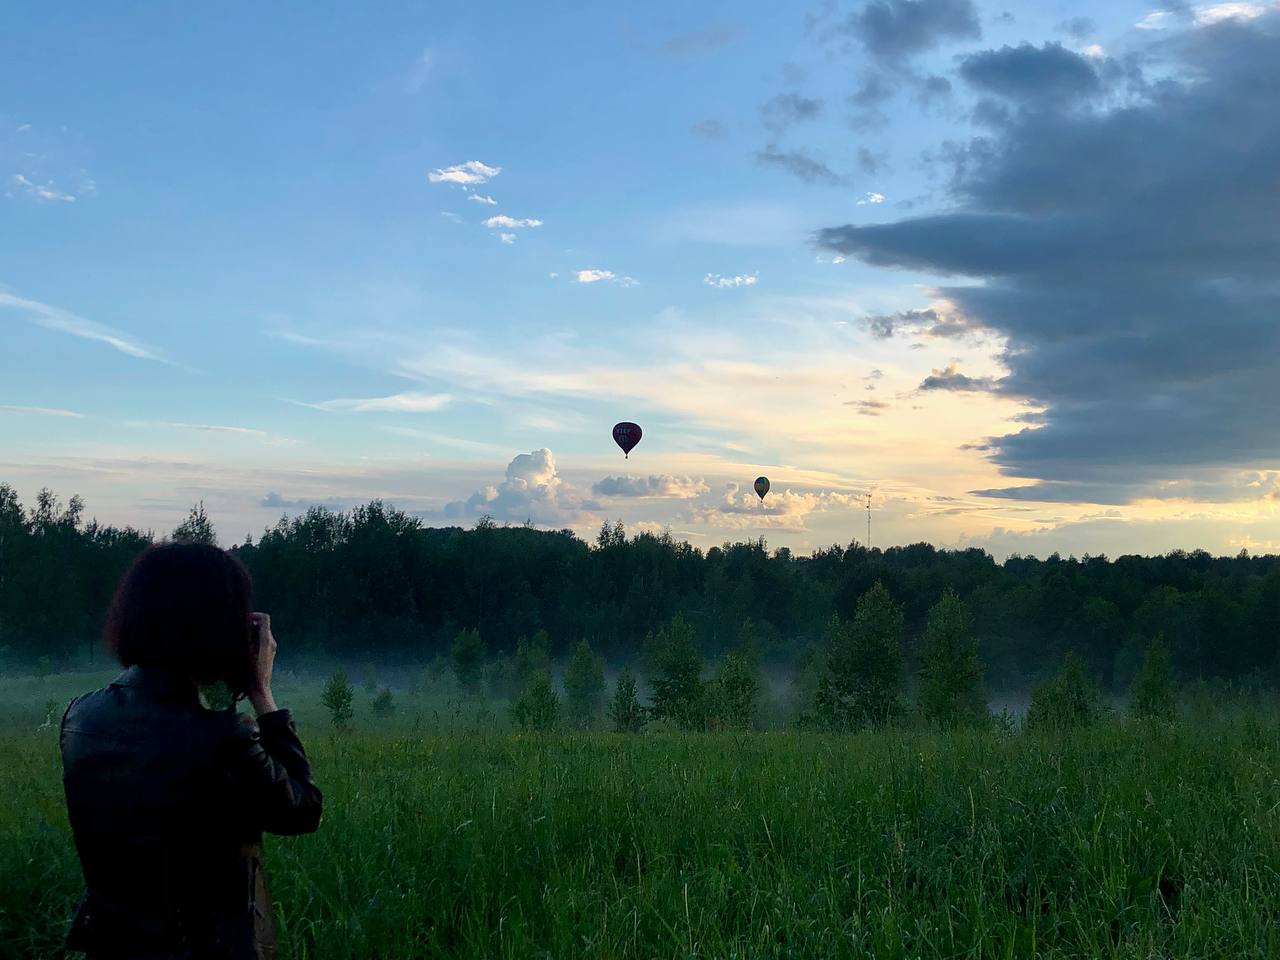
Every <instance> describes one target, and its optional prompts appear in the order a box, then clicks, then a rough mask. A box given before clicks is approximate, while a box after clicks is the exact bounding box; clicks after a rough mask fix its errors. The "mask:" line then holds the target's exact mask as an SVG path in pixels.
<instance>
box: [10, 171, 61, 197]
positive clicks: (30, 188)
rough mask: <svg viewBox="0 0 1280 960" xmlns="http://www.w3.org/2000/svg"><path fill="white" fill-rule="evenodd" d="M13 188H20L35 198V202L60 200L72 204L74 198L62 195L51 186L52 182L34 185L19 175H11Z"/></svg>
mask: <svg viewBox="0 0 1280 960" xmlns="http://www.w3.org/2000/svg"><path fill="white" fill-rule="evenodd" d="M13 183H14V186H17V187H20V188H21V189H22V190H24V191H26V192H27V193H29V194H30V195H31V196H33V197H35V198H36V199H37V200H61V201H63V202H65V203H74V202H75V199H76V198H75V197H74V196H73V195H72V194H70V193H64V192H63V191H61V190H59V189H58V188H57V187H55V186H54V185H53V181H52V180H50V181H49V182H48V183H43V184H41V183H34V182H32V181H31V180H28V179H27V178H26V177H24V176H23V175H22V174H20V173H15V174H14V175H13Z"/></svg>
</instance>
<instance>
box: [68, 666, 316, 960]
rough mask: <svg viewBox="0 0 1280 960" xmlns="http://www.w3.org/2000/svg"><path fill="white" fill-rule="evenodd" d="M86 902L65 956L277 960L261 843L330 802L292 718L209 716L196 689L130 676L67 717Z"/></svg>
mask: <svg viewBox="0 0 1280 960" xmlns="http://www.w3.org/2000/svg"><path fill="white" fill-rule="evenodd" d="M61 744H62V769H63V784H64V786H65V788H66V794H67V809H68V811H69V813H70V816H71V829H72V832H73V833H74V835H75V842H76V849H77V850H78V851H79V854H80V864H81V866H82V867H83V869H84V877H85V884H86V888H87V889H86V892H85V896H84V899H83V900H81V902H80V906H79V909H78V910H77V911H76V917H75V919H74V920H73V921H72V925H71V933H70V934H69V936H68V938H67V947H68V948H69V949H72V950H82V951H85V952H87V953H89V954H91V955H92V956H93V957H112V958H120V960H124V958H130V960H142V958H147V960H160V958H190V960H196V958H199V960H205V958H209V960H212V958H218V960H233V958H234V960H242V958H253V960H258V958H264V957H271V956H273V955H274V944H275V938H274V930H273V927H272V923H271V904H270V900H269V898H268V894H267V887H266V880H265V877H264V875H263V872H262V861H261V842H262V833H263V831H267V832H269V833H278V834H298V833H310V832H311V831H313V830H315V829H316V827H317V826H318V825H319V823H320V804H321V797H320V791H319V790H318V789H317V788H316V785H315V784H314V783H312V781H311V768H310V766H309V764H308V763H307V756H306V754H305V753H304V752H303V749H302V744H301V743H300V742H299V740H298V736H297V734H296V733H295V732H294V728H293V721H292V720H291V719H290V716H289V711H287V710H279V711H276V712H275V713H268V714H264V715H263V716H261V717H259V718H258V721H257V723H254V722H253V721H251V720H250V719H248V718H247V717H243V716H240V715H239V714H237V713H235V712H233V711H215V710H208V709H206V708H205V707H204V706H202V705H201V703H200V701H199V699H198V697H197V695H196V691H195V688H194V687H193V686H192V684H191V682H190V681H189V680H185V679H184V678H182V677H179V676H176V675H174V674H171V673H168V672H167V671H164V670H158V669H155V668H151V667H145V668H144V667H132V668H130V669H128V670H126V671H125V672H124V673H122V674H121V675H120V676H119V677H117V678H116V679H115V680H114V681H113V682H112V683H111V684H110V685H109V686H107V687H105V688H104V689H102V690H95V691H94V692H92V693H87V694H85V695H84V696H81V697H77V698H76V699H75V700H73V701H72V702H71V705H70V706H69V707H68V708H67V712H66V714H65V716H64V717H63V719H62V733H61Z"/></svg>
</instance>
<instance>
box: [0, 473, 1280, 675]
mask: <svg viewBox="0 0 1280 960" xmlns="http://www.w3.org/2000/svg"><path fill="white" fill-rule="evenodd" d="M162 536H164V537H175V538H186V539H196V540H204V541H212V540H214V539H215V538H216V529H215V526H214V520H213V519H211V518H210V517H209V516H208V515H207V514H206V512H205V510H204V507H203V506H202V505H197V506H195V507H193V508H192V510H191V512H190V514H189V515H188V516H187V517H186V518H185V519H183V520H182V521H181V523H179V524H178V525H177V526H176V527H175V529H174V530H172V531H166V532H165V533H164V534H163V535H160V534H156V533H155V532H152V531H140V530H136V529H132V528H127V527H126V528H119V527H114V526H110V525H103V524H100V523H98V522H97V521H96V520H87V519H86V512H85V505H84V503H83V501H82V500H81V499H80V498H79V497H71V498H70V499H69V500H68V501H67V502H66V503H65V504H64V503H63V502H62V501H61V500H60V499H59V498H58V497H57V496H56V495H55V494H54V493H52V492H51V491H49V490H42V491H40V493H39V494H38V495H37V497H36V500H35V503H34V505H32V506H30V507H29V508H27V507H24V505H23V504H22V503H21V501H20V500H19V498H18V496H17V494H16V491H15V490H14V489H13V488H12V487H11V486H8V485H6V484H0V658H2V659H0V662H10V663H13V664H31V663H34V662H42V663H44V664H46V665H47V667H49V668H56V669H64V668H67V667H70V666H75V665H82V664H85V663H88V662H92V661H93V660H94V658H101V652H100V651H98V650H97V649H96V647H97V638H98V636H99V633H100V631H101V620H102V617H103V614H104V611H105V609H106V606H107V604H108V602H109V600H110V596H111V593H112V590H113V589H114V586H115V584H116V582H117V580H118V579H119V577H120V575H121V574H122V573H123V572H124V570H125V569H126V568H127V567H128V564H129V563H130V561H131V560H132V558H133V557H134V556H135V555H136V554H137V553H138V552H139V551H140V550H142V549H143V548H145V547H146V546H147V545H148V544H149V543H151V542H153V541H154V540H156V539H159V538H161V537H162ZM232 549H233V550H234V552H235V554H236V555H237V556H238V557H239V558H240V559H241V560H242V561H243V562H244V563H245V564H246V566H247V567H248V568H249V570H250V572H251V573H252V575H253V577H254V582H255V589H256V592H257V604H258V606H259V607H260V608H261V609H265V610H268V611H270V612H271V613H272V616H273V621H274V623H276V624H277V625H278V627H277V629H278V630H279V631H280V633H281V634H282V635H285V636H287V637H288V640H289V655H290V656H292V657H298V658H301V657H305V658H308V659H312V660H315V661H316V662H320V663H325V662H334V661H351V660H354V659H357V658H358V659H360V660H361V661H367V660H368V659H370V658H375V659H377V660H378V661H379V662H380V663H386V664H405V665H412V664H420V663H426V662H429V661H431V660H433V659H435V658H436V657H438V656H441V655H444V656H447V655H448V654H449V653H450V650H451V649H452V647H453V645H454V644H455V641H456V639H457V637H458V636H459V635H460V634H461V633H462V632H463V631H475V632H476V633H478V635H479V638H480V641H481V645H482V647H483V650H484V652H485V653H486V655H487V656H490V657H500V656H504V655H510V654H512V653H514V652H515V650H516V647H517V645H518V643H519V641H520V639H521V638H523V637H531V636H533V635H535V634H537V633H538V632H539V631H543V632H544V636H545V638H546V642H547V643H548V644H549V647H550V650H549V652H550V654H551V656H552V657H554V658H563V657H567V656H568V655H569V654H570V653H571V652H572V651H573V650H574V649H575V648H576V647H577V645H578V644H579V643H580V642H581V641H582V640H586V641H588V642H589V644H590V646H591V648H592V649H593V650H595V651H596V652H598V653H599V654H602V655H603V656H604V657H605V658H607V660H608V661H609V662H610V663H613V664H617V665H620V666H625V665H628V664H630V663H632V662H634V661H636V660H637V659H638V658H639V657H640V656H641V655H642V652H643V650H644V649H645V640H646V638H647V637H651V636H653V635H654V634H656V633H658V632H660V631H661V630H662V629H663V627H664V626H666V625H667V624H669V623H670V622H671V621H672V619H673V618H674V617H676V616H677V615H678V616H679V617H680V618H682V620H683V621H684V623H685V624H687V626H688V628H689V630H691V632H692V638H693V642H694V644H695V646H696V647H697V648H698V650H699V651H700V653H701V654H702V655H703V656H706V657H709V658H715V657H719V656H720V655H722V654H723V653H725V652H726V651H728V650H730V649H732V648H733V647H734V646H735V645H736V644H738V643H739V641H740V639H741V636H742V634H743V630H744V624H745V625H746V628H747V630H748V632H749V633H750V635H751V636H752V638H753V643H754V644H755V645H756V647H757V648H758V652H759V655H760V657H761V659H762V660H763V661H764V662H765V663H766V664H767V665H773V666H776V667H779V668H784V669H786V668H790V667H791V665H793V664H794V663H795V662H796V661H797V659H798V658H803V657H804V656H806V652H807V651H810V650H812V649H813V648H814V647H815V646H824V645H826V644H827V643H829V642H830V639H831V634H832V631H833V629H834V626H833V625H838V624H839V623H840V622H842V621H847V620H850V619H851V618H852V617H853V616H854V611H855V609H856V607H857V604H858V601H859V599H860V598H862V597H863V596H864V595H865V594H866V593H867V591H868V590H870V588H871V587H872V586H873V585H875V584H876V583H880V584H883V586H884V588H885V589H886V590H887V591H888V594H889V596H890V597H891V598H892V600H893V602H894V603H895V604H896V605H897V606H899V607H900V608H901V611H902V621H903V623H902V630H903V637H904V640H905V646H906V650H907V656H908V658H910V657H911V655H912V654H911V651H912V650H915V649H917V644H916V641H917V640H919V639H920V638H921V637H922V636H923V634H924V631H925V628H926V624H927V620H928V614H929V610H930V608H931V607H932V606H933V605H934V604H936V603H937V602H938V601H939V599H940V598H941V597H942V596H943V594H944V592H946V591H948V590H950V591H953V592H954V593H955V594H956V595H957V596H958V597H959V598H960V600H961V601H963V605H964V608H965V610H966V611H967V616H968V618H969V621H970V627H971V630H972V632H973V635H974V636H975V637H976V639H977V644H978V651H979V654H980V657H981V661H982V664H983V666H984V669H985V674H986V682H987V684H988V686H990V687H992V688H1010V687H1014V686H1017V685H1020V684H1022V683H1025V682H1028V681H1032V680H1036V679H1039V678H1042V677H1043V676H1046V675H1048V674H1050V673H1052V672H1054V671H1055V670H1056V669H1057V668H1058V667H1059V666H1060V664H1061V663H1062V660H1063V657H1064V656H1065V655H1066V654H1068V653H1075V654H1076V655H1077V656H1078V658H1079V660H1080V661H1082V662H1083V664H1084V665H1085V668H1086V669H1087V671H1088V672H1089V674H1090V675H1091V677H1092V679H1093V680H1094V681H1095V682H1097V683H1099V684H1100V685H1102V686H1103V687H1105V688H1110V689H1115V690H1122V689H1125V688H1126V687H1127V685H1128V684H1129V682H1130V681H1131V680H1132V678H1133V676H1134V674H1135V673H1136V672H1137V671H1138V669H1139V668H1140V666H1141V664H1142V659H1143V653H1144V651H1145V650H1146V648H1147V647H1148V645H1149V644H1150V643H1151V642H1152V641H1153V640H1160V641H1162V642H1163V644H1164V646H1165V647H1167V649H1168V650H1169V652H1170V654H1171V656H1172V660H1173V666H1174V669H1175V672H1176V674H1177V677H1178V678H1179V679H1180V680H1194V679H1214V678H1220V679H1240V678H1244V677H1248V676H1251V675H1252V676H1255V677H1257V678H1259V679H1261V680H1263V681H1266V682H1274V680H1275V676H1276V672H1277V669H1278V665H1277V638H1278V637H1280V558H1277V557H1275V556H1250V555H1249V554H1247V553H1246V552H1245V551H1241V552H1240V553H1239V554H1238V555H1237V556H1234V557H1213V556H1210V555H1209V554H1208V553H1206V552H1205V551H1203V550H1196V551H1192V552H1183V551H1174V552H1172V553H1169V554H1166V555H1164V556H1155V557H1141V556H1122V557H1117V558H1114V559H1111V558H1107V557H1104V556H1084V557H1079V558H1077V557H1065V558H1064V557H1061V556H1058V555H1057V554H1054V555H1051V556H1048V557H1044V558H1037V557H1033V556H1027V557H1023V556H1012V557H1009V558H1008V559H1006V560H1005V561H1003V562H997V561H996V560H995V559H994V558H993V557H991V556H990V555H989V554H987V553H985V552H984V551H982V550H979V549H966V550H947V549H938V548H935V547H933V546H931V545H929V544H927V543H918V544H911V545H907V546H895V547H888V548H885V549H880V548H876V549H871V550H868V549H866V548H865V547H863V546H862V545H860V544H858V543H857V542H851V543H850V544H848V545H847V546H841V545H838V544H833V545H832V546H830V547H828V548H825V549H822V550H817V551H815V552H814V553H813V554H811V555H809V556H797V555H795V554H793V553H792V552H791V551H790V550H788V549H787V548H785V547H784V548H780V549H776V550H773V551H770V550H769V549H768V547H767V544H766V543H765V542H764V541H763V540H755V541H748V542H744V543H726V544H724V545H722V546H718V547H712V548H710V549H708V550H706V551H703V550H700V549H698V548H696V547H694V546H691V545H690V544H689V543H687V542H684V541H680V540H676V539H673V538H672V537H671V536H670V535H666V534H664V535H654V534H650V533H641V534H638V535H635V536H628V535H627V534H626V532H625V527H624V525H623V523H622V522H621V521H615V522H612V523H608V522H606V523H605V524H604V525H603V526H602V527H601V529H600V531H599V534H598V536H597V537H596V538H595V540H594V542H591V543H588V542H584V541H583V540H582V539H581V538H579V537H578V536H576V535H575V534H574V533H573V532H571V531H568V530H561V531H545V530H538V529H534V528H533V527H532V526H528V525H526V526H500V525H497V524H495V523H493V522H492V521H489V520H481V521H480V522H479V523H478V524H477V525H476V526H475V527H474V528H473V529H460V528H456V527H447V528H437V527H430V526H426V525H425V524H424V523H423V522H422V521H421V520H419V519H418V518H415V517H413V516H411V515H409V514H407V513H404V512H402V511H400V510H397V509H395V508H394V507H392V506H390V505H388V504H385V503H382V502H379V501H374V502H372V503H369V504H367V505H365V506H360V507H357V508H355V509H353V510H350V511H347V512H339V511H331V510H327V509H324V508H319V507H317V508H312V509H310V510H308V511H307V512H306V513H305V514H302V515H299V516H293V517H282V518H281V519H280V520H279V521H278V522H277V523H276V525H275V526H273V527H270V528H268V529H266V530H265V531H263V533H262V535H261V536H260V537H259V538H258V539H257V540H256V541H253V540H252V539H249V540H246V542H245V543H243V544H240V545H238V546H235V547H233V548H232ZM295 662H296V661H295Z"/></svg>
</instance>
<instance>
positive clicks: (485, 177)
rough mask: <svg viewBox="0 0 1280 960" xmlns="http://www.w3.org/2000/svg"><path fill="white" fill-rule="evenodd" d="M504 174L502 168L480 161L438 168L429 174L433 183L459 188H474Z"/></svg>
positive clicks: (469, 161)
mask: <svg viewBox="0 0 1280 960" xmlns="http://www.w3.org/2000/svg"><path fill="white" fill-rule="evenodd" d="M501 172H502V168H501V167H496V166H490V165H489V164H487V163H482V162H481V161H479V160H468V161H467V162H466V163H457V164H454V165H453V166H452V167H438V168H437V169H435V170H432V171H431V172H430V173H428V174H427V179H428V180H430V181H431V182H432V183H453V184H457V185H458V186H474V185H476V184H480V183H488V182H489V181H490V180H492V179H493V178H494V177H496V176H497V175H498V174H500V173H501Z"/></svg>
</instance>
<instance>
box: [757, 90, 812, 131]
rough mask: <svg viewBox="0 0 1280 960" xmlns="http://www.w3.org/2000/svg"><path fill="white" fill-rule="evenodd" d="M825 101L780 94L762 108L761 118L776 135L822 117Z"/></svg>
mask: <svg viewBox="0 0 1280 960" xmlns="http://www.w3.org/2000/svg"><path fill="white" fill-rule="evenodd" d="M822 106H823V101H822V100H821V99H811V98H809V97H802V96H800V94H798V93H780V94H778V95H777V96H776V97H774V98H773V99H771V100H769V101H768V102H767V103H765V104H764V105H763V106H761V107H760V118H761V120H763V121H764V125H765V126H766V127H768V128H769V129H770V130H772V131H773V132H774V133H775V134H779V133H782V131H783V130H785V129H787V127H789V126H791V125H792V124H793V123H799V122H801V121H803V120H813V119H816V118H817V117H819V116H821V115H822Z"/></svg>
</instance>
